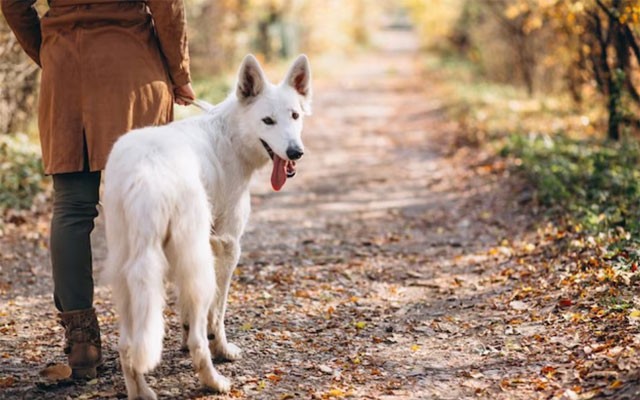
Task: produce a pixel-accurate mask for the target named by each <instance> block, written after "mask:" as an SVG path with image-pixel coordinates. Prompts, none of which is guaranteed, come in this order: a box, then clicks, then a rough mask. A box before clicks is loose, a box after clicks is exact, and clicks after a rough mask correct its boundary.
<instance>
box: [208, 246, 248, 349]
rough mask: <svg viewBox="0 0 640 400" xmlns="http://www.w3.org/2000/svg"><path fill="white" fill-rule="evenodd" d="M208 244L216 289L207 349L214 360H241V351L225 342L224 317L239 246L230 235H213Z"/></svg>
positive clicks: (210, 311)
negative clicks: (211, 255)
mask: <svg viewBox="0 0 640 400" xmlns="http://www.w3.org/2000/svg"><path fill="white" fill-rule="evenodd" d="M209 242H210V244H211V249H212V250H213V253H214V255H215V271H216V284H217V288H218V291H217V293H216V297H215V300H214V302H213V303H212V305H211V308H210V309H209V320H208V324H207V333H208V337H209V348H210V349H211V352H212V353H213V355H214V357H215V358H217V359H221V360H228V361H235V360H238V359H240V358H241V355H242V351H241V350H240V348H239V347H238V346H236V345H235V344H233V343H229V342H227V335H226V333H225V326H224V315H225V311H226V308H227V296H228V294H229V286H230V284H231V278H232V276H233V271H234V269H235V267H236V265H237V264H238V259H239V258H240V244H239V243H238V240H237V239H236V238H235V237H233V236H231V235H222V236H218V235H213V236H211V237H210V238H209Z"/></svg>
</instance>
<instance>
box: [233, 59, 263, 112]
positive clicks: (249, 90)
mask: <svg viewBox="0 0 640 400" xmlns="http://www.w3.org/2000/svg"><path fill="white" fill-rule="evenodd" d="M264 85H265V78H264V73H263V72H262V68H261V67H260V63H258V60H257V59H256V58H255V57H254V56H253V55H252V54H248V55H247V56H245V58H244V60H242V65H240V71H239V72H238V87H237V88H236V96H237V97H238V100H240V102H248V101H251V99H252V98H254V97H256V96H257V95H259V94H260V93H261V92H262V90H263V89H264Z"/></svg>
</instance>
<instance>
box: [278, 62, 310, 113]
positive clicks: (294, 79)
mask: <svg viewBox="0 0 640 400" xmlns="http://www.w3.org/2000/svg"><path fill="white" fill-rule="evenodd" d="M284 81H285V83H286V84H288V85H289V86H291V87H292V88H294V89H295V90H296V92H298V94H300V95H301V96H302V97H303V98H304V102H303V105H302V106H303V109H304V111H305V112H306V113H307V114H311V67H310V66H309V59H308V58H307V56H306V55H304V54H301V55H299V56H298V58H296V60H295V61H294V62H293V65H291V68H289V72H287V77H286V78H285V80H284Z"/></svg>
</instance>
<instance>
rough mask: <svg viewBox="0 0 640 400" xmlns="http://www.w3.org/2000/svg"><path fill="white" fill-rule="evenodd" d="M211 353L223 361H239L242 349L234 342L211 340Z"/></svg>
mask: <svg viewBox="0 0 640 400" xmlns="http://www.w3.org/2000/svg"><path fill="white" fill-rule="evenodd" d="M210 349H211V354H213V357H214V358H215V359H216V360H221V361H237V360H239V359H241V358H242V350H241V349H240V347H238V346H236V345H235V344H233V343H229V342H227V343H225V344H224V345H219V344H216V343H215V342H214V341H211V342H210Z"/></svg>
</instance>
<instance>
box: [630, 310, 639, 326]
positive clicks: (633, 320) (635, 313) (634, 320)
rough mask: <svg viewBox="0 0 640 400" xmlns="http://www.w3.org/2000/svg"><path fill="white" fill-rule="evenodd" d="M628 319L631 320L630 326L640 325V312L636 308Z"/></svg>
mask: <svg viewBox="0 0 640 400" xmlns="http://www.w3.org/2000/svg"><path fill="white" fill-rule="evenodd" d="M627 318H628V319H629V324H630V325H636V326H637V325H640V310H637V309H635V308H633V309H631V312H629V315H628V316H627Z"/></svg>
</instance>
